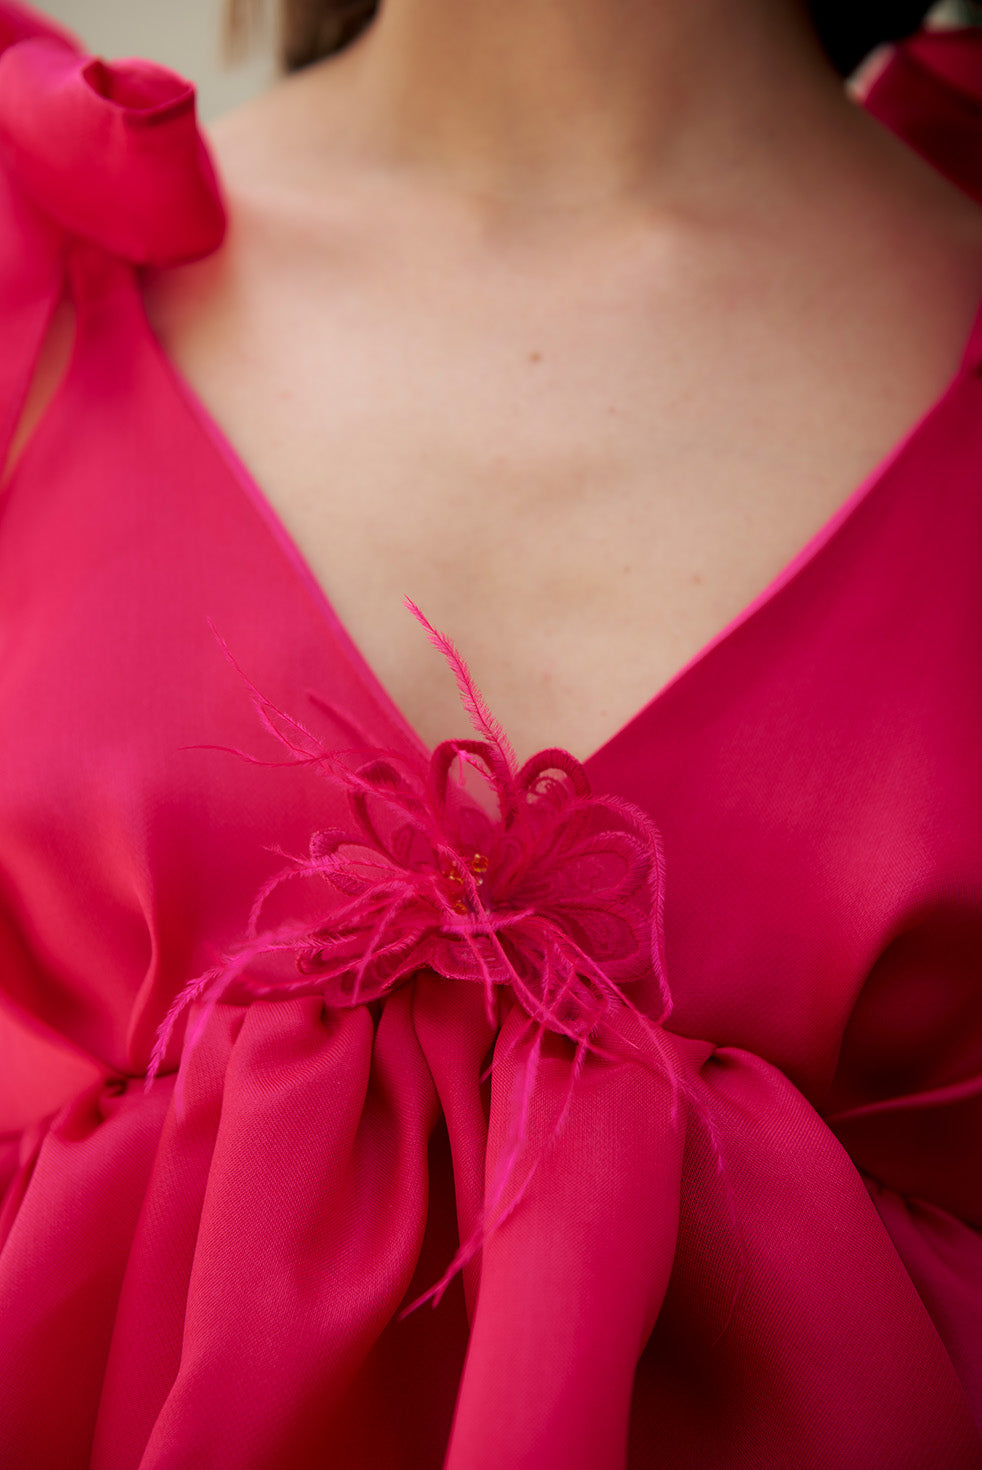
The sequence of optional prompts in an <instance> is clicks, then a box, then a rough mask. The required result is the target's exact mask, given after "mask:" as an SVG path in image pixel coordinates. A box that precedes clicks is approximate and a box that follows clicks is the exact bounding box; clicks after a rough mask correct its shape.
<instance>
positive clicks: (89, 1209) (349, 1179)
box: [0, 974, 982, 1470]
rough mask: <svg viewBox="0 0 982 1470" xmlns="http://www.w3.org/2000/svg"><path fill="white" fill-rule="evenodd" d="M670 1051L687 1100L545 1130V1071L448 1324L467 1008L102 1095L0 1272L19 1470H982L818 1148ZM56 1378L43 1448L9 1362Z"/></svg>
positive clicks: (229, 1048)
mask: <svg viewBox="0 0 982 1470" xmlns="http://www.w3.org/2000/svg"><path fill="white" fill-rule="evenodd" d="M636 1041H637V1045H638V1047H639V1048H643V1047H645V1046H646V1045H650V1042H649V1040H648V1038H647V1036H646V1033H645V1032H644V1031H643V1030H641V1029H640V1028H639V1030H638V1033H637V1036H636ZM663 1043H664V1047H665V1048H666V1049H667V1050H668V1052H669V1053H670V1055H671V1058H672V1066H673V1068H674V1069H675V1071H676V1072H677V1078H676V1080H677V1081H678V1083H679V1087H678V1089H677V1090H676V1088H675V1087H673V1086H672V1085H670V1083H669V1080H668V1078H667V1076H666V1074H665V1070H664V1056H663V1053H662V1052H659V1055H658V1058H657V1062H658V1065H657V1066H655V1065H653V1064H651V1063H652V1062H653V1060H654V1059H653V1058H649V1059H648V1062H649V1064H648V1065H645V1064H643V1062H631V1061H626V1060H620V1061H611V1060H609V1059H608V1058H606V1057H597V1056H593V1057H591V1058H589V1059H588V1060H587V1063H586V1065H585V1067H584V1069H583V1071H582V1072H581V1073H580V1075H579V1078H578V1085H577V1087H576V1089H575V1091H574V1093H573V1101H572V1104H571V1105H570V1106H569V1107H568V1108H567V1104H566V1097H567V1092H568V1081H569V1068H570V1065H571V1062H570V1057H569V1055H568V1054H564V1051H563V1046H565V1045H566V1044H565V1043H562V1044H560V1043H557V1046H556V1048H555V1049H554V1050H553V1051H552V1052H551V1053H550V1054H549V1055H547V1056H546V1057H545V1058H544V1059H543V1062H542V1066H541V1069H540V1073H539V1086H538V1088H537V1094H536V1099H537V1100H536V1106H535V1109H534V1111H533V1115H532V1119H531V1127H530V1136H529V1146H530V1147H532V1148H539V1147H540V1146H541V1148H542V1150H543V1154H542V1159H541V1162H540V1164H539V1168H538V1169H537V1171H536V1175H535V1178H534V1180H533V1181H532V1183H531V1184H530V1186H529V1189H528V1190H527V1192H526V1194H525V1196H524V1198H523V1203H522V1208H521V1209H520V1210H517V1211H515V1213H514V1214H513V1215H512V1216H511V1217H510V1218H509V1219H508V1220H507V1221H506V1222H505V1223H503V1224H502V1225H501V1226H500V1227H499V1228H498V1229H497V1230H495V1231H494V1232H493V1233H492V1234H491V1235H490V1237H489V1238H488V1240H487V1241H486V1242H485V1246H484V1249H483V1252H482V1256H481V1259H480V1263H479V1265H478V1264H477V1263H475V1264H474V1265H472V1267H471V1268H469V1271H468V1281H467V1292H466V1294H465V1291H464V1289H463V1286H462V1285H461V1283H460V1279H459V1278H457V1280H456V1281H455V1282H454V1283H452V1284H451V1286H450V1288H448V1291H447V1293H446V1295H445V1297H444V1298H443V1300H442V1301H441V1302H440V1304H439V1306H438V1307H436V1308H435V1309H434V1308H430V1307H424V1308H421V1309H420V1310H418V1311H416V1312H413V1313H411V1314H410V1315H409V1316H408V1317H403V1316H402V1315H401V1312H402V1309H403V1308H404V1307H405V1306H406V1304H407V1303H408V1302H409V1301H411V1300H412V1298H413V1296H414V1295H416V1294H418V1292H419V1291H420V1290H421V1289H422V1288H424V1287H425V1285H426V1284H427V1278H428V1277H430V1275H431V1273H432V1272H433V1271H434V1270H438V1269H440V1268H441V1267H442V1262H443V1259H444V1252H445V1251H446V1249H447V1246H448V1244H449V1242H448V1241H447V1239H446V1235H447V1231H446V1223H447V1219H446V1210H447V1208H448V1207H449V1206H450V1204H451V1202H452V1200H453V1198H454V1196H455V1195H456V1203H457V1210H458V1212H459V1214H460V1221H461V1227H460V1228H461V1229H462V1230H466V1229H467V1228H468V1227H469V1225H470V1224H471V1221H472V1218H473V1212H474V1211H475V1209H476V1208H478V1207H479V1198H480V1193H481V1189H482V1187H483V1184H484V1183H485V1181H486V1180H487V1179H489V1178H490V1177H491V1176H492V1174H493V1172H494V1169H495V1167H496V1163H497V1159H498V1155H499V1152H500V1150H501V1149H502V1148H503V1147H504V1146H506V1142H507V1140H508V1139H509V1138H510V1136H511V1133H512V1131H513V1113H514V1109H515V1108H516V1106H518V1105H519V1103H518V1095H519V1094H520V1093H521V1090H522V1076H523V1067H524V1064H525V1058H524V1057H523V1055H522V1046H523V1045H524V1044H527V1043H525V1042H523V1041H522V1037H521V1018H520V1015H519V1013H518V1012H517V1010H516V1011H515V1012H513V1013H512V1015H511V1016H509V1017H508V1018H506V1020H505V1022H504V1025H503V1027H502V1030H501V1032H500V1034H499V1035H498V1036H497V1039H496V1040H495V1039H494V1038H493V1034H492V1033H489V1031H488V1028H487V1020H486V1017H485V1016H484V1013H483V1007H482V1006H481V1003H480V997H479V995H478V994H477V993H476V992H471V991H468V990H463V991H461V990H459V989H458V990H457V991H455V992H453V993H452V994H450V995H448V993H447V989H446V986H445V984H444V983H443V982H441V981H440V980H439V979H438V978H437V977H434V976H427V975H425V974H423V975H420V976H419V977H418V978H417V979H416V980H415V981H414V982H413V983H412V984H411V985H410V986H408V987H404V988H403V989H401V990H399V991H398V992H396V993H394V994H393V995H392V996H390V997H389V998H388V999H387V1000H386V1002H385V1003H384V1006H383V1007H382V1008H381V1011H380V1012H379V1013H376V1014H375V1015H373V1014H372V1012H371V1010H370V1009H369V1008H367V1007H365V1008H358V1009H355V1010H352V1011H345V1012H337V1011H333V1012H325V1011H324V1009H323V1007H322V1006H320V1005H319V1004H318V1002H317V1001H316V1000H315V999H314V998H312V997H305V998H301V999H297V1000H290V1001H283V1002H272V1001H255V1002H253V1003H252V1004H251V1005H249V1006H247V1007H235V1006H220V1007H218V1008H217V1010H216V1012H215V1015H214V1017H213V1021H212V1024H211V1025H210V1026H209V1028H208V1030H207V1032H206V1033H205V1035H204V1036H203V1037H202V1040H201V1042H200V1044H199V1046H198V1047H196V1048H195V1049H194V1051H193V1052H192V1053H190V1054H189V1059H188V1064H187V1075H186V1077H185V1078H184V1084H185V1085H184V1088H183V1102H181V1103H178V1101H177V1100H176V1098H175V1092H174V1087H173V1079H172V1078H164V1079H161V1080H160V1081H158V1082H157V1083H156V1084H155V1086H154V1088H153V1090H152V1091H151V1092H150V1093H149V1094H145V1093H144V1092H143V1091H142V1089H141V1088H139V1087H134V1086H129V1087H126V1088H125V1089H119V1088H112V1087H110V1088H108V1089H104V1090H103V1091H102V1092H100V1093H97V1092H93V1093H90V1094H89V1095H87V1096H86V1098H85V1099H83V1100H80V1101H79V1102H78V1103H76V1104H73V1105H72V1106H70V1107H69V1108H66V1109H65V1110H64V1111H63V1113H62V1114H61V1115H60V1117H58V1118H56V1119H55V1120H54V1121H53V1122H52V1124H51V1126H50V1129H49V1130H48V1133H47V1136H46V1137H45V1139H44V1141H43V1143H42V1144H41V1147H40V1149H39V1151H38V1154H37V1159H36V1162H35V1163H34V1165H33V1168H32V1171H31V1190H30V1191H29V1193H28V1194H27V1196H26V1197H25V1201H24V1204H23V1205H22V1207H21V1210H20V1212H19V1214H18V1216H17V1218H16V1220H15V1221H14V1225H13V1228H12V1230H11V1234H10V1236H9V1238H8V1241H7V1243H6V1247H5V1249H4V1251H3V1253H2V1256H0V1291H2V1293H3V1297H4V1300H5V1301H9V1302H15V1303H16V1302H20V1303H22V1304H23V1308H22V1310H23V1312H24V1313H25V1321H24V1323H23V1324H21V1323H18V1322H14V1321H6V1322H5V1333H6V1334H8V1340H9V1341H19V1342H20V1343H21V1344H24V1345H26V1348H27V1351H24V1352H22V1353H19V1354H18V1359H17V1361H16V1362H12V1363H8V1364H6V1365H5V1369H6V1371H5V1372H4V1374H3V1375H2V1377H0V1422H2V1423H3V1424H4V1426H5V1433H6V1436H7V1440H6V1444H7V1449H8V1454H9V1455H10V1457H11V1459H10V1462H11V1463H13V1464H24V1465H26V1464H30V1465H32V1466H34V1467H37V1470H47V1467H52V1470H53V1467H55V1466H57V1467H58V1470H71V1467H74V1466H79V1467H81V1466H83V1465H88V1464H89V1463H91V1464H92V1466H94V1467H96V1470H109V1467H112V1470H126V1467H130V1470H135V1467H137V1466H140V1467H143V1470H150V1467H154V1470H156V1467H163V1466H173V1467H177V1466H186V1465H189V1464H207V1465H214V1466H216V1467H224V1466H227V1467H232V1466H235V1467H236V1470H252V1467H254V1470H260V1467H265V1466H269V1465H270V1464H272V1463H288V1464H290V1465H291V1466H295V1467H297V1470H303V1467H308V1466H309V1467H311V1470H313V1467H314V1466H320V1465H322V1464H323V1463H324V1459H325V1455H327V1456H328V1457H330V1458H331V1459H332V1462H333V1463H339V1464H344V1465H346V1466H348V1465H350V1466H366V1467H367V1466H370V1465H379V1464H391V1465H401V1466H407V1467H410V1466H411V1467H416V1466H419V1467H433V1466H436V1465H439V1464H441V1463H444V1453H445V1448H446V1445H447V1441H448V1439H449V1450H446V1460H445V1463H446V1465H447V1466H448V1467H452V1470H475V1467H483V1466H487V1467H491V1466H501V1465H524V1466H529V1467H541V1470H546V1467H550V1466H554V1465H555V1464H557V1463H562V1464H563V1465H569V1466H572V1467H582V1470H597V1467H606V1466H609V1467H611V1470H613V1467H620V1466H623V1465H624V1464H626V1463H638V1464H645V1463H651V1462H652V1461H657V1463H659V1464H664V1465H666V1466H670V1467H673V1466H678V1467H680V1470H681V1467H690V1466H692V1465H694V1464H696V1465H701V1464H706V1465H710V1464H726V1465H743V1464H746V1465H755V1466H773V1467H774V1470H777V1467H786V1466H787V1465H788V1464H794V1465H796V1466H800V1467H803V1470H812V1467H814V1470H827V1467H828V1466H829V1465H833V1464H834V1465H835V1466H837V1467H841V1470H852V1467H855V1470H867V1467H868V1466H869V1465H871V1464H884V1465H906V1464H909V1465H935V1464H937V1465H942V1464H943V1465H945V1466H946V1467H951V1470H960V1467H968V1466H977V1465H979V1464H980V1463H982V1450H980V1444H979V1440H978V1436H977V1434H976V1431H975V1429H974V1426H973V1424H972V1421H971V1416H970V1414H969V1411H968V1408H967V1405H966V1402H965V1398H964V1394H963V1392H962V1389H961V1386H960V1384H959V1382H958V1380H957V1378H956V1376H955V1373H954V1371H953V1369H952V1366H951V1363H950V1360H949V1358H948V1356H947V1354H946V1352H945V1349H944V1347H943V1346H942V1344H941V1342H940V1340H939V1338H938V1335H937V1332H936V1330H935V1328H934V1326H933V1325H932V1323H931V1320H930V1318H929V1317H928V1314H927V1312H926V1310H925V1308H924V1306H923V1304H922V1303H921V1301H920V1299H919V1297H918V1295H917V1292H916V1291H915V1289H914V1286H913V1285H912V1283H911V1281H910V1278H909V1276H908V1274H907V1272H906V1271H905V1270H904V1268H903V1266H902V1264H901V1262H900V1260H899V1259H898V1257H897V1254H896V1251H895V1250H894V1248H893V1246H892V1243H891V1241H890V1237H889V1235H888V1234H887V1232H886V1230H885V1229H884V1227H883V1224H882V1223H881V1220H880V1218H879V1215H878V1214H877V1212H876V1210H875V1209H874V1207H873V1204H872V1203H871V1201H870V1198H869V1196H868V1194H867V1191H866V1189H865V1188H864V1186H863V1183H862V1180H861V1179H860V1177H859V1175H858V1174H857V1173H856V1170H855V1167H854V1165H853V1164H852V1162H851V1160H850V1159H849V1157H848V1155H847V1154H846V1153H845V1151H844V1150H843V1149H842V1148H841V1146H840V1145H839V1144H838V1143H837V1142H836V1140H835V1139H834V1138H833V1136H832V1135H831V1133H830V1132H829V1130H828V1129H827V1127H826V1126H825V1125H824V1123H823V1122H822V1121H821V1119H819V1118H818V1116H817V1115H816V1114H815V1112H814V1111H813V1109H812V1108H811V1107H810V1106H809V1104H808V1103H807V1102H805V1100H804V1099H803V1098H802V1097H801V1095H800V1093H798V1092H797V1091H796V1089H795V1088H794V1087H792V1085H791V1084H790V1083H789V1082H788V1081H787V1079H786V1078H785V1077H783V1076H782V1075H781V1074H780V1073H779V1072H778V1071H777V1070H776V1069H775V1068H773V1067H771V1066H769V1065H768V1064H767V1063H766V1062H763V1061H762V1060H761V1059H760V1058H757V1057H754V1056H752V1055H750V1054H748V1053H744V1052H740V1051H737V1050H734V1049H717V1048H714V1047H712V1046H711V1045H709V1044H708V1043H704V1042H693V1041H685V1040H682V1039H680V1038H677V1037H673V1036H671V1035H670V1034H669V1033H665V1035H664V1037H663ZM489 1045H493V1047H494V1054H493V1060H494V1067H493V1071H492V1080H491V1085H490V1089H489V1088H488V1085H487V1083H486V1082H482V1076H483V1073H484V1070H485V1065H486V1062H487V1060H488V1049H489ZM679 1097H681V1098H682V1101H681V1103H680V1102H679ZM689 1099H691V1100H692V1101H689ZM563 1110H565V1113H566V1116H565V1121H564V1125H563V1129H562V1132H561V1134H560V1135H559V1137H558V1138H556V1137H555V1135H554V1129H555V1124H556V1119H557V1116H558V1115H559V1113H560V1112H562V1111H563ZM441 1116H442V1117H443V1118H445V1120H446V1122H445V1124H444V1123H443V1122H441V1121H440V1120H441ZM444 1130H445V1131H444ZM448 1142H449V1147H447V1143H448ZM720 1159H722V1160H723V1162H724V1168H723V1169H721V1168H720V1165H719V1160H720ZM110 1181H111V1184H110ZM109 1188H111V1191H112V1198H113V1199H114V1201H115V1205H114V1219H113V1222H112V1226H111V1228H109V1227H107V1224H106V1221H105V1219H104V1218H101V1216H103V1215H104V1211H102V1210H101V1209H99V1208H96V1206H97V1205H98V1204H99V1202H100V1201H102V1200H103V1199H104V1198H105V1191H106V1190H107V1189H109ZM93 1230H98V1231H99V1233H100V1236H101V1239H100V1241H99V1243H98V1252H97V1253H96V1246H95V1243H94V1242H93V1241H91V1240H90V1239H89V1235H90V1234H91V1232H92V1231H93ZM92 1258H97V1259H99V1260H100V1261H101V1262H102V1267H101V1270H100V1272H99V1273H98V1275H97V1276H96V1277H92V1276H87V1277H86V1279H85V1281H84V1282H78V1281H76V1280H75V1278H74V1263H75V1262H76V1261H77V1260H78V1259H92ZM45 1303H48V1304H49V1308H48V1309H46V1308H45ZM27 1318H29V1319H30V1321H29V1322H28V1320H27ZM73 1344H84V1353H83V1354H82V1355H81V1357H80V1361H77V1362H76V1361H74V1360H73V1361H72V1363H71V1365H70V1373H68V1372H67V1369H68V1367H69V1365H68V1364H67V1363H66V1377H67V1379H68V1380H70V1385H71V1391H70V1393H67V1394H66V1396H65V1400H64V1403H63V1404H62V1405H61V1407H60V1410H59V1414H58V1415H52V1414H50V1412H45V1404H46V1403H47V1395H48V1393H49V1391H50V1390H49V1385H48V1384H47V1383H39V1382H38V1381H37V1379H36V1375H35V1374H34V1373H33V1372H32V1369H31V1363H32V1362H51V1361H57V1360H58V1355H59V1354H61V1355H62V1357H63V1358H64V1355H65V1354H66V1353H70V1352H71V1348H72V1345H73ZM912 1384H916V1392H914V1393H912V1392H911V1385H912ZM202 1404H208V1406H209V1411H208V1413H207V1414H203V1413H202V1412H201V1405H202ZM90 1457H91V1459H90Z"/></svg>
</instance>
